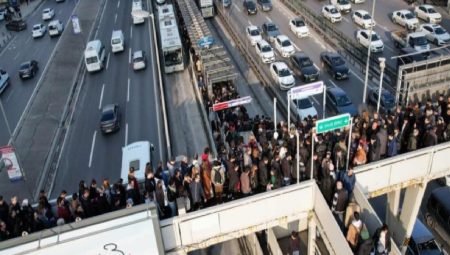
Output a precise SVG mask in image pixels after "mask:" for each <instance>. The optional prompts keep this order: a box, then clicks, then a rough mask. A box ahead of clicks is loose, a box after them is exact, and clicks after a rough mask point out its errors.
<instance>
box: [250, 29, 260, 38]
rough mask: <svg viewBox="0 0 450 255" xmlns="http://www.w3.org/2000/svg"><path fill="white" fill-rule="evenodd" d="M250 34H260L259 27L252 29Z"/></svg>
mask: <svg viewBox="0 0 450 255" xmlns="http://www.w3.org/2000/svg"><path fill="white" fill-rule="evenodd" d="M250 35H251V36H258V35H259V30H258V29H253V30H250Z"/></svg>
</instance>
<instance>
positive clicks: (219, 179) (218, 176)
mask: <svg viewBox="0 0 450 255" xmlns="http://www.w3.org/2000/svg"><path fill="white" fill-rule="evenodd" d="M214 173H215V175H214V183H222V175H221V173H220V171H219V170H217V169H214Z"/></svg>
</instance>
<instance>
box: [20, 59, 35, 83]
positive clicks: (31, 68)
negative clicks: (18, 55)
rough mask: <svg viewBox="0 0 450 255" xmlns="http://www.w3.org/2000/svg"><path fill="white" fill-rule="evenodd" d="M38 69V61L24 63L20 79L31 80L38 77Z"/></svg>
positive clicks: (21, 66)
mask: <svg viewBox="0 0 450 255" xmlns="http://www.w3.org/2000/svg"><path fill="white" fill-rule="evenodd" d="M38 69H39V67H38V62H37V61H36V60H30V61H27V62H24V63H22V64H21V65H20V68H19V77H20V78H21V79H31V78H33V77H34V76H35V75H36V73H37V71H38Z"/></svg>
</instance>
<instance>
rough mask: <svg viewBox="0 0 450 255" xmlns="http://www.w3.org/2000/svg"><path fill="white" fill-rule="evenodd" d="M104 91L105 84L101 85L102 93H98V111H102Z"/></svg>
mask: <svg viewBox="0 0 450 255" xmlns="http://www.w3.org/2000/svg"><path fill="white" fill-rule="evenodd" d="M104 91H105V84H104V83H103V85H102V92H100V101H99V102H98V109H99V110H100V109H102V101H103V92H104Z"/></svg>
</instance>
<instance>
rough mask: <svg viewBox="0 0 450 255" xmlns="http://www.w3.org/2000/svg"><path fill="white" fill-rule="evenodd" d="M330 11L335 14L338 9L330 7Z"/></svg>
mask: <svg viewBox="0 0 450 255" xmlns="http://www.w3.org/2000/svg"><path fill="white" fill-rule="evenodd" d="M330 13H332V14H336V13H339V12H338V10H336V8H331V9H330Z"/></svg>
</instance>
